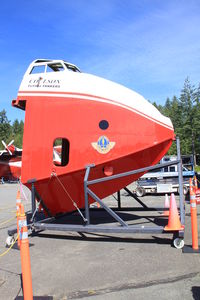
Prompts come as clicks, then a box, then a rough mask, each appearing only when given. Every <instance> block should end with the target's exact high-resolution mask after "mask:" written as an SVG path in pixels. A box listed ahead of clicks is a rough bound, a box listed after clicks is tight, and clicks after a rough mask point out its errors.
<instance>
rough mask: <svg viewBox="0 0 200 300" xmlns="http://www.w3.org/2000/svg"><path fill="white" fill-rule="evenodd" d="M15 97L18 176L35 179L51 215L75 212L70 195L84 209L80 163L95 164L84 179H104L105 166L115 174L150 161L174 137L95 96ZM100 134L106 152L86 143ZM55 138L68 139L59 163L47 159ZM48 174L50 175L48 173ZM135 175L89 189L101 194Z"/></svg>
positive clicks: (153, 161)
mask: <svg viewBox="0 0 200 300" xmlns="http://www.w3.org/2000/svg"><path fill="white" fill-rule="evenodd" d="M18 100H21V101H23V100H26V116H25V127H24V140H23V155H22V166H23V167H22V177H21V180H22V182H23V183H24V184H26V185H28V184H27V181H28V180H30V179H32V178H35V179H36V180H37V181H36V188H37V190H38V192H39V194H40V195H41V197H42V199H43V201H44V203H45V205H46V206H47V208H48V209H49V211H50V212H51V214H52V215H55V214H58V213H62V212H70V211H73V210H75V207H74V205H73V203H72V199H73V201H75V202H76V203H77V205H78V207H84V189H83V179H84V175H85V166H86V165H88V164H95V167H94V168H92V169H91V173H90V178H89V179H94V178H100V177H104V176H105V174H104V168H105V167H107V166H108V167H112V168H113V174H118V173H121V172H126V171H129V170H134V169H138V168H143V167H147V166H150V165H154V164H156V163H157V162H158V161H159V160H160V159H161V158H162V157H163V156H164V155H165V153H166V152H167V151H168V149H169V148H170V146H171V143H172V140H173V139H174V132H173V128H169V127H168V126H165V125H164V124H161V123H160V122H157V121H156V120H154V119H153V118H151V117H149V116H145V115H143V114H142V113H138V112H137V111H133V110H130V109H126V108H124V107H119V106H116V105H113V104H112V103H108V102H100V101H98V99H96V101H91V100H87V99H84V100H83V99H81V98H79V97H78V96H76V97H74V98H69V97H67V98H64V97H62V98H61V97H57V96H55V97H48V96H41V95H40V96H29V97H24V98H23V97H22V96H20V97H19V98H18ZM101 120H107V121H108V123H109V127H108V128H107V129H106V130H102V129H101V128H100V127H99V122H100V121H101ZM101 136H106V137H107V138H108V139H109V141H110V142H113V143H115V144H114V147H113V149H111V150H110V151H109V152H108V153H106V154H102V153H99V152H98V151H97V150H95V149H94V147H93V146H92V143H94V142H97V141H98V139H99V137H101ZM56 138H66V139H67V140H68V141H69V143H70V151H69V162H68V164H67V165H66V166H63V167H61V166H56V165H55V164H54V162H53V142H54V140H55V139H56ZM52 172H53V173H56V177H55V176H53V177H52V176H51V174H52ZM140 176H141V174H137V175H132V176H129V177H125V178H123V179H117V180H114V181H111V182H105V183H100V184H96V185H94V186H91V189H92V190H93V191H94V192H95V193H96V194H97V195H98V196H99V197H100V198H104V197H106V196H108V195H110V194H112V193H114V192H116V191H118V190H120V189H121V188H123V187H125V186H127V185H128V184H130V183H131V182H133V181H134V180H136V179H137V178H138V177H140ZM63 186H64V188H63Z"/></svg>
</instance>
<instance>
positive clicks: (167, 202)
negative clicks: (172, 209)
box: [162, 194, 169, 217]
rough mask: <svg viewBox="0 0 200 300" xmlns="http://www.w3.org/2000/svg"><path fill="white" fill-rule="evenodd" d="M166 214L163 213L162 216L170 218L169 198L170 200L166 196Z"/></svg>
mask: <svg viewBox="0 0 200 300" xmlns="http://www.w3.org/2000/svg"><path fill="white" fill-rule="evenodd" d="M164 208H165V210H164V212H163V213H162V216H166V217H168V216H169V198H168V195H167V194H165V204H164Z"/></svg>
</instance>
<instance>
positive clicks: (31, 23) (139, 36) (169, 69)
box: [0, 0, 200, 122]
mask: <svg viewBox="0 0 200 300" xmlns="http://www.w3.org/2000/svg"><path fill="white" fill-rule="evenodd" d="M0 28H1V29H0V68H1V72H0V111H1V110H2V109H5V110H6V111H7V116H8V119H9V120H11V122H12V121H14V120H15V119H16V118H18V119H23V118H24V113H23V112H21V111H20V110H18V109H15V108H12V107H11V100H12V99H15V98H16V96H17V91H18V87H19V84H20V82H21V79H22V77H23V74H24V72H25V71H26V69H27V67H28V65H29V64H30V62H31V61H33V60H34V59H36V58H55V59H64V60H66V61H69V62H71V63H74V64H76V65H77V66H78V67H79V68H80V69H81V70H82V71H84V72H87V73H92V74H95V75H98V76H101V77H104V78H107V79H110V80H113V81H116V82H118V83H121V84H123V85H125V86H127V87H129V88H131V89H133V90H135V91H137V92H139V93H140V94H142V95H143V96H144V97H145V98H146V99H148V100H150V101H156V103H158V104H164V103H165V101H166V98H167V97H170V98H171V97H172V96H173V95H177V96H179V94H180V91H181V89H182V87H183V83H184V80H185V79H186V77H187V76H189V79H190V81H191V83H193V84H194V85H198V84H199V82H200V1H199V0H190V1H188V0H183V1H182V0H179V1H177V0H169V1H167V0H166V1H163V0H159V1H158V0H140V1H139V0H138V1H136V0H121V1H119V0H101V1H99V0H57V1H55V0H42V1H41V0H34V1H27V0H18V1H16V0H10V1H1V8H0Z"/></svg>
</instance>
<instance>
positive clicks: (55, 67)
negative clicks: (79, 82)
mask: <svg viewBox="0 0 200 300" xmlns="http://www.w3.org/2000/svg"><path fill="white" fill-rule="evenodd" d="M60 71H64V67H63V65H62V64H61V63H54V64H48V65H47V69H46V72H60Z"/></svg>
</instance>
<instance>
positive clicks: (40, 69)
mask: <svg viewBox="0 0 200 300" xmlns="http://www.w3.org/2000/svg"><path fill="white" fill-rule="evenodd" d="M44 71H45V65H42V66H34V67H33V69H32V70H31V73H30V74H39V73H44Z"/></svg>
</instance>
